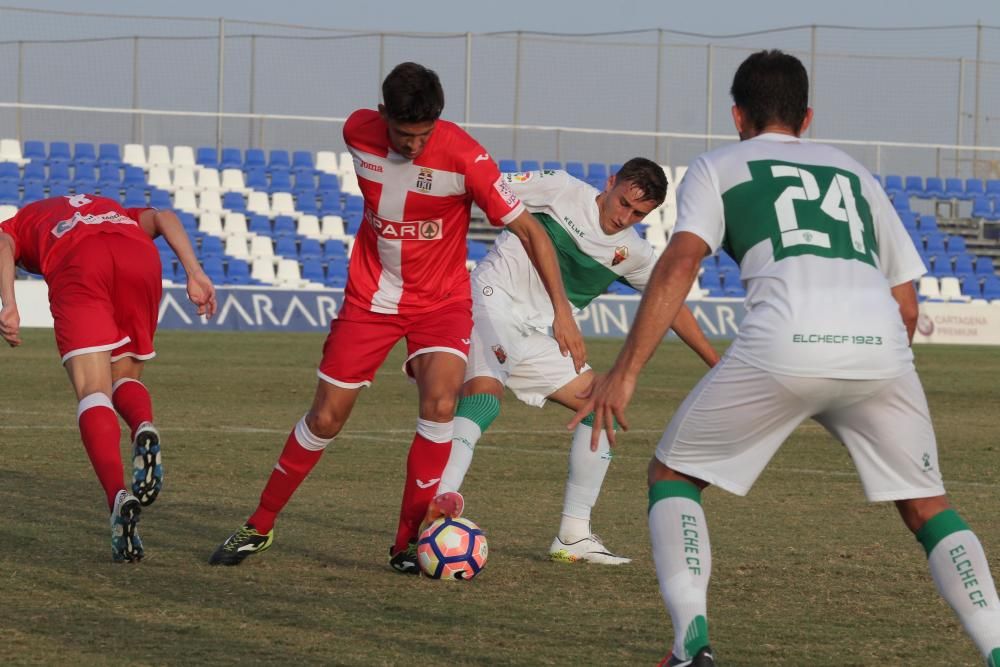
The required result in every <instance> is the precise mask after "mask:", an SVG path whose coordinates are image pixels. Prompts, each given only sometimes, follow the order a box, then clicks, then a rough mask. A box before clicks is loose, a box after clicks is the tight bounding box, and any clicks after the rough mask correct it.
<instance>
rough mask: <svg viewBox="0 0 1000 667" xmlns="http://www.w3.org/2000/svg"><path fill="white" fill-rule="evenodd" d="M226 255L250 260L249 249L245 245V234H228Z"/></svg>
mask: <svg viewBox="0 0 1000 667" xmlns="http://www.w3.org/2000/svg"><path fill="white" fill-rule="evenodd" d="M226 255H227V256H228V257H232V258H234V259H242V260H244V261H249V260H250V250H249V248H248V247H247V237H246V236H229V237H227V238H226Z"/></svg>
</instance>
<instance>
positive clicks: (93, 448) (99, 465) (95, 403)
mask: <svg viewBox="0 0 1000 667" xmlns="http://www.w3.org/2000/svg"><path fill="white" fill-rule="evenodd" d="M77 421H78V422H79V425H80V438H81V439H82V440H83V446H84V448H85V449H86V450H87V456H88V457H90V465H92V466H93V467H94V472H96V473H97V479H98V481H100V482H101V486H102V487H104V493H105V495H106V496H107V498H108V509H111V508H112V507H113V506H114V502H115V496H116V495H118V492H119V491H121V490H122V489H124V488H125V484H124V477H123V473H122V452H121V448H120V446H119V440H120V439H121V435H122V431H121V427H120V426H119V425H118V415H116V414H115V411H114V409H113V408H112V406H111V399H109V398H108V397H107V396H106V395H105V394H100V393H98V394H90V395H89V396H84V397H83V400H81V401H80V405H79V406H78V407H77Z"/></svg>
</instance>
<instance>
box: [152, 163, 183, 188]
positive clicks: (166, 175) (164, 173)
mask: <svg viewBox="0 0 1000 667" xmlns="http://www.w3.org/2000/svg"><path fill="white" fill-rule="evenodd" d="M146 182H147V183H149V187H151V188H160V189H161V190H166V191H167V192H174V191H175V190H176V188H174V184H173V181H171V180H170V168H169V167H165V166H163V165H156V166H153V167H150V168H149V177H148V178H147V180H146Z"/></svg>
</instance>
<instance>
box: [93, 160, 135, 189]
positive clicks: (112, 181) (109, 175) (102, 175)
mask: <svg viewBox="0 0 1000 667" xmlns="http://www.w3.org/2000/svg"><path fill="white" fill-rule="evenodd" d="M140 171H141V170H140ZM145 184H146V178H145V176H143V179H142V182H141V185H142V186H145ZM122 185H123V182H122V170H121V169H120V168H118V167H117V166H115V165H113V164H105V165H103V166H102V167H101V169H100V172H99V173H98V175H97V187H99V188H100V189H101V192H111V191H114V190H116V189H117V190H120V189H121V187H122ZM136 185H140V184H136ZM131 186H132V184H129V185H128V186H126V187H131Z"/></svg>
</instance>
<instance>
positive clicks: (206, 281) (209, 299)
mask: <svg viewBox="0 0 1000 667" xmlns="http://www.w3.org/2000/svg"><path fill="white" fill-rule="evenodd" d="M187 293H188V298H189V299H191V303H193V304H194V305H196V306H198V314H199V315H204V316H205V317H211V316H212V315H215V309H216V304H215V285H213V284H212V280H211V279H210V278H209V277H208V276H206V275H205V272H204V271H198V272H197V273H193V274H192V273H189V274H188V283H187Z"/></svg>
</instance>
